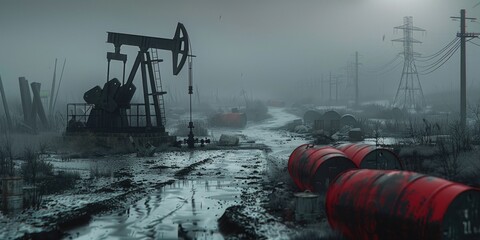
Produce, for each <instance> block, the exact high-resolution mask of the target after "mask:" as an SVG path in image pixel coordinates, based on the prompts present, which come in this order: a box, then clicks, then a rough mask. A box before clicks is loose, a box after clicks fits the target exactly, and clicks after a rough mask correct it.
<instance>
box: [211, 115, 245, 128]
mask: <svg viewBox="0 0 480 240" xmlns="http://www.w3.org/2000/svg"><path fill="white" fill-rule="evenodd" d="M210 123H211V124H212V125H214V126H217V127H231V128H243V127H245V125H247V115H246V114H245V113H240V112H231V113H219V114H216V115H214V116H213V117H212V118H211V119H210Z"/></svg>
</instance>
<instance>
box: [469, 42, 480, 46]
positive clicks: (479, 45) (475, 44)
mask: <svg viewBox="0 0 480 240" xmlns="http://www.w3.org/2000/svg"><path fill="white" fill-rule="evenodd" d="M468 42H469V43H471V44H473V45H476V46H479V47H480V44H478V43H475V42H472V41H468Z"/></svg>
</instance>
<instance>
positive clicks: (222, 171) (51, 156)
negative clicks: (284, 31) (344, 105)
mask: <svg viewBox="0 0 480 240" xmlns="http://www.w3.org/2000/svg"><path fill="white" fill-rule="evenodd" d="M269 113H270V114H271V115H272V116H273V117H272V118H270V119H267V120H265V121H263V122H261V123H259V124H249V125H247V127H246V128H245V129H242V130H234V131H232V130H229V129H213V130H212V132H214V134H215V136H217V137H218V136H220V135H221V134H222V133H228V134H238V135H239V136H241V138H240V139H241V145H242V146H243V148H233V149H232V148H230V149H210V150H206V149H201V148H198V149H197V150H195V151H184V150H182V151H169V152H157V153H155V155H154V156H153V157H142V158H140V157H137V156H136V155H135V154H117V155H106V156H105V155H104V156H97V157H90V156H88V157H84V158H65V157H64V154H55V153H47V154H45V155H44V158H45V160H46V161H48V162H50V163H52V164H53V165H54V168H55V169H56V170H57V171H76V172H78V173H79V174H80V176H81V179H80V180H79V181H77V185H76V187H75V188H74V189H72V190H68V191H66V192H64V193H62V194H56V195H47V196H43V201H42V204H41V207H40V209H39V210H26V211H24V212H23V213H21V214H18V215H16V216H3V215H2V216H0V239H17V238H44V239H56V238H66V239H178V238H182V239H224V238H227V239H289V238H297V239H303V238H304V237H307V236H308V238H313V237H315V238H318V239H323V238H325V239H326V238H327V237H329V236H331V233H330V230H329V227H328V224H327V223H326V221H325V218H321V220H319V221H317V222H315V223H308V224H299V223H296V222H295V221H294V214H293V193H294V192H295V191H296V190H295V188H294V187H293V184H292V182H291V180H290V178H289V176H288V172H287V161H288V156H289V155H290V153H291V152H292V151H293V149H294V148H296V147H297V146H299V145H300V144H303V143H305V142H308V141H310V140H309V139H306V138H305V136H303V135H299V134H294V133H289V132H285V131H282V130H278V128H279V127H280V126H283V125H285V124H286V123H288V122H290V121H292V120H294V119H296V118H297V117H296V116H294V115H292V114H289V113H287V112H285V111H284V110H283V109H281V108H273V109H270V110H269ZM213 140H215V139H213ZM253 142H254V143H255V144H256V145H252V143H253ZM245 146H246V147H245ZM265 146H266V147H265Z"/></svg>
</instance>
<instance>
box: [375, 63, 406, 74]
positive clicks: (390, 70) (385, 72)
mask: <svg viewBox="0 0 480 240" xmlns="http://www.w3.org/2000/svg"><path fill="white" fill-rule="evenodd" d="M402 64H403V62H398V63H397V64H396V65H395V66H393V67H390V68H388V69H386V70H383V71H379V72H376V73H370V74H371V75H374V76H384V75H386V74H388V73H391V72H392V71H393V70H395V69H397V68H398V66H400V65H402Z"/></svg>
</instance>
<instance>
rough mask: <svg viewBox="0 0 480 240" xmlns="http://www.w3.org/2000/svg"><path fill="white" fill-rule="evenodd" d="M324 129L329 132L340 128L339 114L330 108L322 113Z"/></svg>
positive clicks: (331, 132)
mask: <svg viewBox="0 0 480 240" xmlns="http://www.w3.org/2000/svg"><path fill="white" fill-rule="evenodd" d="M323 121H324V130H325V131H328V132H329V133H330V134H333V133H335V132H336V131H338V130H339V129H340V114H339V113H338V112H336V111H333V110H330V111H326V112H325V113H324V114H323Z"/></svg>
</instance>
